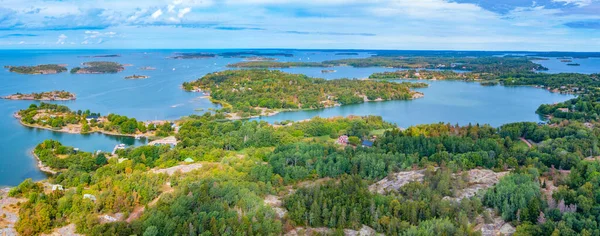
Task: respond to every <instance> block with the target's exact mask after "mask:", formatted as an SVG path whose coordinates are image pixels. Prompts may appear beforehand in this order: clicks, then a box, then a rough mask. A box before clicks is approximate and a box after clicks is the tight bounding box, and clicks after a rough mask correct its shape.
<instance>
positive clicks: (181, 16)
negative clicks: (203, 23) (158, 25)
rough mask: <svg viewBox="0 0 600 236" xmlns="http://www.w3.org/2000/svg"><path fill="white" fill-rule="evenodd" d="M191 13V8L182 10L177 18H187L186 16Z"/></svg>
mask: <svg viewBox="0 0 600 236" xmlns="http://www.w3.org/2000/svg"><path fill="white" fill-rule="evenodd" d="M191 11H192V8H190V7H186V8H183V9H180V10H179V14H177V17H179V18H183V17H184V16H185V14H188V13H190V12H191Z"/></svg>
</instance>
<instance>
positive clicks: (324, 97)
mask: <svg viewBox="0 0 600 236" xmlns="http://www.w3.org/2000/svg"><path fill="white" fill-rule="evenodd" d="M426 86H427V85H426V84H423V83H391V82H385V81H371V80H350V79H339V80H325V79H318V78H311V77H308V76H305V75H300V74H289V73H285V72H281V71H271V70H264V69H254V70H229V71H222V72H215V73H211V74H208V75H206V76H204V77H202V78H200V79H198V80H196V81H193V82H186V83H184V84H183V88H184V89H185V90H188V91H194V90H195V91H198V90H201V91H204V92H207V93H208V94H209V96H210V98H211V100H212V101H213V102H215V103H219V104H221V105H222V106H223V109H221V110H222V111H223V112H226V113H228V115H229V117H230V118H247V117H253V116H265V115H267V116H268V115H273V114H276V113H277V112H280V111H290V110H299V109H319V108H326V107H332V106H339V105H347V104H356V103H363V102H368V101H386V100H410V99H414V98H419V97H421V96H422V94H421V93H419V92H415V91H411V90H410V88H415V87H426Z"/></svg>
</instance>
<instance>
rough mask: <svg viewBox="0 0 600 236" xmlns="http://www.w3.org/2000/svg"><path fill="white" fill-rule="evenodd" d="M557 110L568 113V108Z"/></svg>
mask: <svg viewBox="0 0 600 236" xmlns="http://www.w3.org/2000/svg"><path fill="white" fill-rule="evenodd" d="M557 110H559V111H561V112H569V108H558V109H557Z"/></svg>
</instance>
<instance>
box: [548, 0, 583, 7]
mask: <svg viewBox="0 0 600 236" xmlns="http://www.w3.org/2000/svg"><path fill="white" fill-rule="evenodd" d="M552 1H553V2H562V3H564V4H565V5H566V4H575V5H577V6H578V7H585V6H588V5H590V4H592V0H552Z"/></svg>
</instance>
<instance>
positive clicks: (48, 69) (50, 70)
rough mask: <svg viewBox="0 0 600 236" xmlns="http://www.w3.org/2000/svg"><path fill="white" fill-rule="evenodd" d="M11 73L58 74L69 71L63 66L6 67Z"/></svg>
mask: <svg viewBox="0 0 600 236" xmlns="http://www.w3.org/2000/svg"><path fill="white" fill-rule="evenodd" d="M4 68H7V69H8V71H10V72H15V73H19V74H56V73H61V72H65V71H67V68H66V67H65V66H63V65H57V64H45V65H37V66H4Z"/></svg>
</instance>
